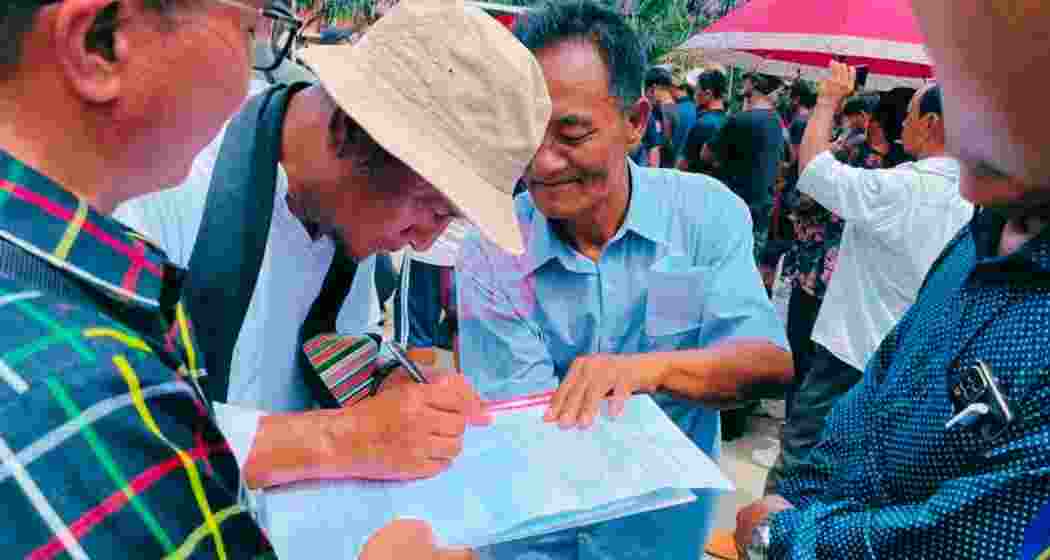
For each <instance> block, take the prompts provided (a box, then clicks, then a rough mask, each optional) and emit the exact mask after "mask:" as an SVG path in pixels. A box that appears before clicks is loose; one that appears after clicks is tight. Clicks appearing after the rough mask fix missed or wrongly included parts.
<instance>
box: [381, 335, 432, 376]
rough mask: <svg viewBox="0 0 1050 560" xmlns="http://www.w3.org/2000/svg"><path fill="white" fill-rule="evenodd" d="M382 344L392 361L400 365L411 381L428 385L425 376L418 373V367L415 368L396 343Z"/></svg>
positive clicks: (385, 342) (420, 372) (387, 342)
mask: <svg viewBox="0 0 1050 560" xmlns="http://www.w3.org/2000/svg"><path fill="white" fill-rule="evenodd" d="M384 344H386V347H387V348H388V349H389V350H390V353H391V354H393V355H394V359H395V360H397V363H399V364H401V367H403V368H405V370H406V371H408V375H409V377H411V378H412V380H413V381H415V382H416V383H430V382H429V381H427V378H426V376H425V375H423V372H422V371H420V369H419V366H417V365H416V364H415V363H414V362H413V361H412V359H411V358H409V357H408V354H406V353H405V351H404V350H403V349H402V348H401V345H399V344H398V343H396V342H390V341H389V340H387V341H384Z"/></svg>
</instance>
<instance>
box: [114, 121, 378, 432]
mask: <svg viewBox="0 0 1050 560" xmlns="http://www.w3.org/2000/svg"><path fill="white" fill-rule="evenodd" d="M224 135H225V130H223V132H222V133H220V134H219V136H218V137H217V138H216V139H215V140H214V141H213V142H212V143H211V144H210V145H209V146H207V147H206V148H205V149H204V150H203V151H202V152H201V153H200V154H199V155H198V156H197V159H196V160H195V161H194V163H193V168H192V170H191V172H190V175H189V177H188V178H187V179H186V181H185V182H184V183H183V184H182V185H180V186H179V187H177V188H175V189H171V190H167V191H163V192H159V193H154V194H151V195H147V196H144V197H141V198H137V199H134V200H131V201H128V202H127V203H125V204H124V205H122V206H121V207H120V208H118V209H117V211H116V213H115V216H116V217H117V219H119V220H121V221H123V222H124V223H125V224H127V225H128V226H130V227H132V228H134V229H136V230H138V231H139V232H141V233H143V234H144V235H146V236H147V237H148V238H151V239H152V240H153V241H154V242H156V243H157V244H158V245H160V247H161V248H163V249H164V250H165V251H167V253H168V257H169V258H170V259H171V260H172V261H173V262H175V263H176V264H178V265H180V266H183V267H185V266H186V265H187V264H189V260H190V255H191V254H192V252H193V245H194V243H196V241H197V232H198V230H199V229H200V225H201V219H202V217H203V215H204V204H205V200H206V199H207V196H208V188H209V185H210V184H211V176H212V172H213V171H214V169H215V160H216V158H217V157H218V153H219V149H220V147H221V145H222V139H223V137H224ZM287 192H288V176H287V175H286V174H285V172H284V169H283V168H281V167H280V166H279V165H278V170H277V184H276V192H275V195H274V205H273V218H272V220H271V224H270V233H269V236H268V239H267V245H266V252H265V253H264V256H263V261H262V268H261V270H260V271H259V278H258V281H257V283H256V286H255V292H254V293H253V294H252V299H251V303H249V305H248V312H247V315H246V316H245V319H244V326H243V327H242V328H241V332H240V335H239V336H238V337H237V343H236V346H235V347H234V351H233V359H232V362H231V371H230V388H229V393H228V402H229V403H230V404H235V405H240V406H244V407H249V408H253V409H259V410H263V411H268V412H286V411H295V410H304V409H306V408H309V407H311V406H312V402H313V399H312V397H311V395H310V391H309V389H308V388H307V386H306V384H305V383H304V382H303V380H302V377H301V376H300V375H299V373H298V368H297V366H296V352H297V344H298V334H299V326H300V325H301V324H302V322H303V320H304V319H305V318H306V314H307V313H308V311H309V309H310V305H311V304H312V303H313V301H314V299H316V298H317V295H318V294H319V293H320V291H321V284H322V282H323V281H324V276H325V274H326V273H327V272H328V267H329V265H330V264H331V262H332V258H333V256H334V255H335V246H334V244H333V242H332V240H331V239H330V238H328V237H324V238H321V239H319V240H316V241H314V240H312V239H311V238H310V236H309V234H308V233H307V231H306V228H305V227H304V226H303V224H302V222H300V221H299V220H298V219H297V218H296V217H295V216H294V215H292V213H291V211H290V210H289V208H288V203H287V201H286V200H285V195H286V194H287ZM380 319H381V314H380V309H379V300H378V296H377V294H376V288H375V258H373V257H369V258H368V259H366V260H364V261H362V262H361V263H359V265H358V268H357V275H356V276H355V277H354V283H353V288H352V289H351V291H350V295H349V296H347V299H346V300H345V302H344V303H343V307H342V309H341V310H340V311H339V316H338V319H337V321H336V328H337V330H338V331H339V332H340V333H346V334H353V333H364V332H373V333H376V334H381V333H382V329H381V327H380V326H379V321H380Z"/></svg>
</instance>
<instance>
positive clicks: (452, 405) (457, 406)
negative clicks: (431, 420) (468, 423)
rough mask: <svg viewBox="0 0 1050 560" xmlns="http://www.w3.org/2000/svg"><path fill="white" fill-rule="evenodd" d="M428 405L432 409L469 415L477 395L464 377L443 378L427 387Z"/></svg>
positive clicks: (451, 376)
mask: <svg viewBox="0 0 1050 560" xmlns="http://www.w3.org/2000/svg"><path fill="white" fill-rule="evenodd" d="M425 393H426V404H427V406H429V407H430V408H434V409H437V410H443V411H445V412H455V413H459V414H463V415H469V414H471V413H472V412H473V407H474V406H475V405H474V404H473V400H474V398H476V394H475V393H474V390H473V389H472V388H471V387H470V385H469V384H468V383H467V381H466V379H465V378H464V377H463V376H462V375H458V374H456V375H450V376H447V377H442V378H441V379H438V380H437V381H436V382H434V383H431V384H429V385H427V388H426V391H425Z"/></svg>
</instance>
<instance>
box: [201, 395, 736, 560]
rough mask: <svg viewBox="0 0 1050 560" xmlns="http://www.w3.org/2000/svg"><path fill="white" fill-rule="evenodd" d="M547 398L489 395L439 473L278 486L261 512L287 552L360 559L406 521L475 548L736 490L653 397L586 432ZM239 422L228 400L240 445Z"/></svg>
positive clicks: (285, 556) (231, 429)
mask: <svg viewBox="0 0 1050 560" xmlns="http://www.w3.org/2000/svg"><path fill="white" fill-rule="evenodd" d="M547 400H548V398H547V396H545V395H539V396H534V397H527V398H523V399H516V400H513V401H503V402H499V403H491V404H490V410H491V411H492V414H493V423H492V425H490V426H486V427H482V428H468V431H467V434H466V436H465V437H464V450H463V453H462V455H461V456H460V457H458V458H457V459H456V461H455V462H454V463H453V465H452V466H451V467H450V468H449V469H448V470H447V471H445V472H444V473H441V474H439V475H438V476H436V477H433V478H430V479H427V480H417V481H411V482H370V481H348V480H340V481H326V482H311V483H300V484H295V485H290V486H286V487H282V488H276V489H271V490H267V491H266V492H264V493H263V495H262V496H256V498H258V506H259V508H258V512H259V514H258V518H259V520H260V522H261V523H262V524H263V526H264V527H266V529H267V533H268V535H269V537H270V539H271V541H272V543H273V545H274V548H275V549H276V551H277V553H278V556H279V558H281V559H282V560H296V559H303V558H305V559H313V558H318V557H325V558H329V557H337V558H355V557H356V556H357V554H358V553H359V552H360V550H361V548H362V547H363V545H364V543H365V542H366V541H367V540H368V537H369V536H370V535H371V534H372V533H374V532H375V531H376V530H377V529H379V528H380V527H382V526H383V525H386V524H387V523H389V522H390V521H392V520H394V519H398V518H415V519H423V520H425V521H427V522H429V523H430V524H431V526H432V527H433V528H434V532H435V534H436V536H437V539H438V542H439V543H441V544H445V545H454V546H469V547H473V548H476V547H480V546H484V545H489V544H495V543H499V542H505V541H510V540H515V539H519V538H524V537H530V536H537V535H542V534H546V533H550V532H554V531H558V530H562V529H569V528H573V527H580V526H583V525H590V524H593V523H597V522H600V521H606V520H609V519H615V518H619V517H625V516H629V515H634V514H638V513H642V512H646V511H652V510H656V509H661V508H666V507H670V506H674V505H678V504H683V503H687V502H691V501H693V500H695V499H696V497H695V495H694V494H693V493H692V492H691V491H690V490H689V489H691V488H710V489H721V490H732V489H733V486H732V483H730V482H729V480H727V479H726V478H725V476H723V475H722V473H721V472H720V471H719V469H718V467H717V465H715V463H714V462H713V461H712V460H711V459H710V458H709V457H708V456H707V455H705V454H704V453H703V452H701V451H700V450H699V449H698V448H697V447H696V446H695V445H694V444H693V443H692V441H690V440H689V438H687V437H686V436H685V434H683V433H682V431H681V430H679V429H678V427H677V426H676V425H675V424H674V423H673V422H672V421H671V420H670V419H669V418H668V417H667V415H665V414H664V413H663V411H662V410H660V408H659V406H657V405H656V403H654V402H653V400H652V399H651V398H649V397H648V396H637V397H634V398H632V399H631V400H629V401H628V402H627V405H626V407H625V410H624V413H623V415H622V416H620V417H619V418H616V419H615V420H612V419H609V418H607V417H606V416H604V415H602V416H601V417H600V418H599V419H598V420H597V421H595V423H594V425H593V426H592V427H591V428H590V429H588V430H577V429H572V430H562V429H561V428H559V427H558V426H557V425H556V424H548V423H545V422H544V421H543V413H544V412H545V411H546V408H547V406H546V403H547ZM245 416H246V417H247V416H248V415H245ZM251 418H252V420H251V422H252V423H254V415H251ZM239 423H240V424H245V425H246V424H247V420H241V421H240V422H239V412H238V410H237V409H235V408H233V407H225V406H224V407H220V408H219V425H220V427H221V428H222V429H223V431H224V432H226V433H227V436H228V437H230V439H231V441H233V442H234V443H233V444H234V445H238V442H239V441H249V440H248V438H244V437H239V438H238V437H233V436H232V435H231V434H236V433H237V432H238V430H243V429H245V426H242V425H238V424H239ZM247 429H251V428H250V427H248V428H247ZM240 451H241V452H242V453H244V455H241V456H247V450H240Z"/></svg>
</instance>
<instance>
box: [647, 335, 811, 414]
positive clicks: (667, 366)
mask: <svg viewBox="0 0 1050 560" xmlns="http://www.w3.org/2000/svg"><path fill="white" fill-rule="evenodd" d="M651 358H652V359H653V360H655V361H656V363H658V364H662V365H661V366H659V367H662V369H663V375H661V376H660V382H659V386H658V387H657V390H660V391H667V392H671V393H675V394H679V395H682V396H684V397H687V398H690V399H693V400H696V401H699V402H701V403H703V404H705V405H707V406H712V407H717V408H732V407H734V406H736V405H738V404H739V403H740V402H742V401H748V400H753V399H756V398H763V397H767V396H776V395H779V394H781V393H783V390H784V385H786V384H788V383H790V382H791V379H792V377H793V375H794V367H793V365H792V362H791V354H790V353H789V352H787V351H786V350H783V349H781V348H779V347H777V346H776V345H774V344H772V343H770V342H768V341H765V340H760V339H738V340H730V341H726V342H723V343H720V344H716V345H714V346H711V347H708V348H702V349H697V350H679V351H676V352H665V353H658V354H653V355H651Z"/></svg>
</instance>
